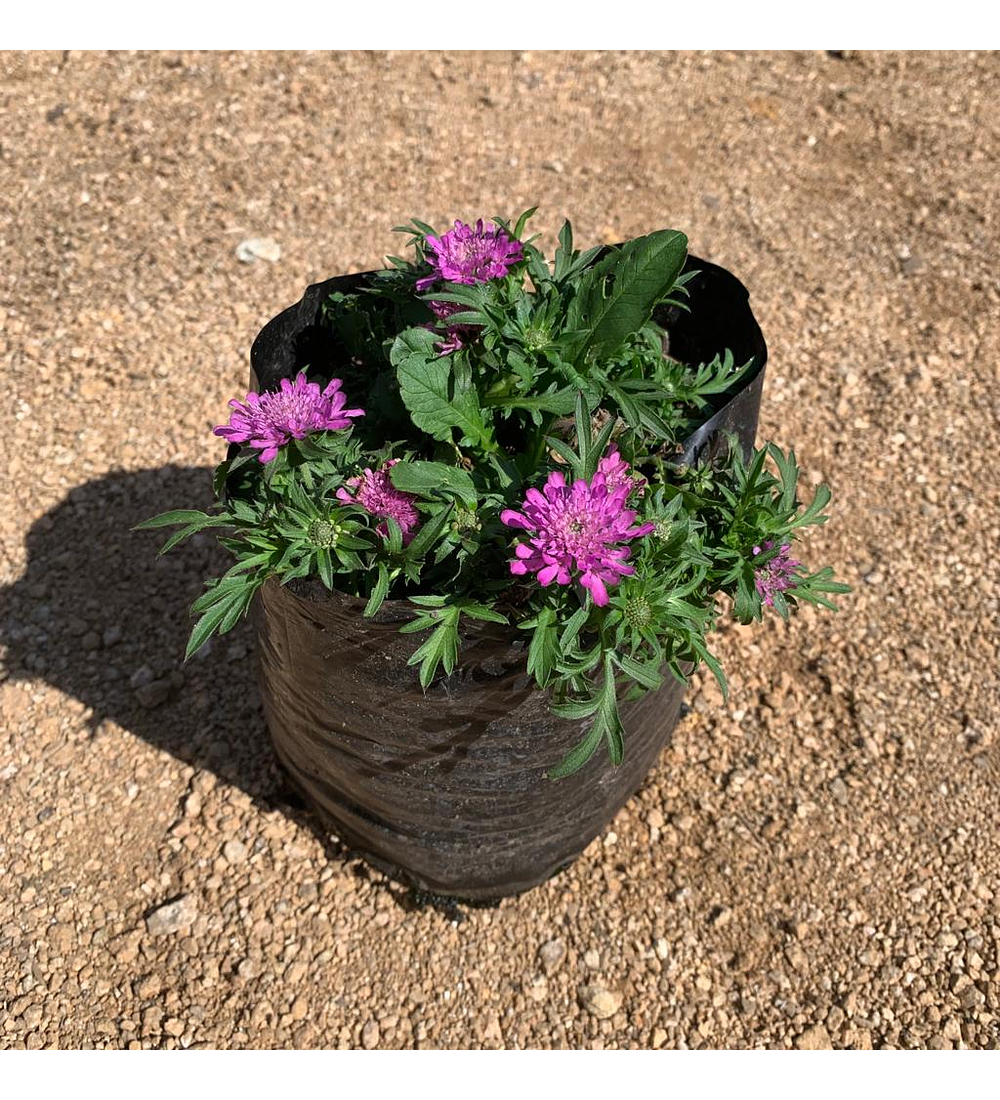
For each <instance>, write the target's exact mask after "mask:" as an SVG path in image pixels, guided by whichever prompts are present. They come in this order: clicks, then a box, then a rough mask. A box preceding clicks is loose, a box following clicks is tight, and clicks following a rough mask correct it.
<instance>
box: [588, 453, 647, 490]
mask: <svg viewBox="0 0 1000 1100" xmlns="http://www.w3.org/2000/svg"><path fill="white" fill-rule="evenodd" d="M631 469H632V467H631V466H629V464H628V463H627V462H626V461H625V459H624V458H622V456H621V455H620V454H619V453H618V448H617V447H616V448H615V449H614V450H612V451H610V452H609V453H608V454H606V455H605V456H604V458H602V459H601V461H600V462H598V464H597V472H598V473H599V474H603V475H604V484H605V485H606V486H607V487H608V492H609V493H612V492H614V491H615V489H619V488H621V486H622V485H624V486H626V487H627V489H628V491H629V493H632V492H635V491H637V490H638V491H641V490H642V489H644V488H645V487H646V479H645V478H644V477H639V476H637V475H636V474H634V473H629V471H630V470H631Z"/></svg>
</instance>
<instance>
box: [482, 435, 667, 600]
mask: <svg viewBox="0 0 1000 1100" xmlns="http://www.w3.org/2000/svg"><path fill="white" fill-rule="evenodd" d="M609 457H611V456H609ZM628 494H629V486H628V485H625V484H621V485H619V486H618V487H617V488H615V489H611V490H609V488H608V486H607V484H606V482H605V477H604V474H602V473H596V474H595V475H594V476H593V478H592V479H591V480H590V482H589V483H588V482H586V481H584V480H583V479H582V478H581V479H579V480H577V481H574V482H573V484H572V486H569V485H567V484H566V479H565V477H563V475H562V474H561V473H560V472H559V471H558V470H554V471H553V472H552V473H550V474H549V477H548V481H546V483H545V488H544V489H543V490H542V492H539V491H538V490H537V489H529V490H528V492H527V494H526V498H525V502H524V505H523V509H524V510H523V511H522V512H515V511H514V510H513V509H510V508H508V509H507V510H506V511H504V512H502V513H501V514H500V519H501V520H502V521H503V522H504V523H505V524H507V526H508V527H520V528H522V529H524V530H525V531H530V532H531V537H530V538H529V539H528V541H527V542H526V543H524V542H521V543H518V545H517V546H516V547H515V549H514V553H515V555H516V557H515V558H514V560H513V561H512V562H511V563H510V571H511V572H512V573H514V574H516V575H518V576H523V575H524V574H525V573H528V572H529V571H530V572H533V573H537V574H538V583H539V584H541V585H542V586H543V587H544V586H546V585H549V584H551V583H552V582H553V581H555V582H556V583H557V584H569V583H570V580H571V579H572V575H573V573H574V572H575V573H578V574H579V581H580V584H582V585H583V587H584V588H586V589H587V590H588V591H589V592H590V595H591V597H592V598H593V600H594V603H595V604H597V606H598V607H604V606H605V605H606V604H607V602H608V590H607V587H606V586H607V585H609V584H617V583H618V581H619V580H620V579H621V577H622V576H624V575H628V574H631V573H634V572H635V567H634V566H632V565H627V564H626V561H627V559H628V557H629V554H630V552H631V551H630V548H629V547H628V546H623V545H622V543H624V542H626V541H628V540H630V539H634V538H639V537H640V536H642V535H648V534H649V532H650V531H652V530H653V524H651V523H643V524H640V525H639V526H637V527H635V526H633V523H634V522H635V512H632V511H630V510H629V509H627V508H626V507H625V501H626V498H627V497H628Z"/></svg>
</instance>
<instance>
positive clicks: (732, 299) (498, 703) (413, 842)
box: [251, 257, 767, 901]
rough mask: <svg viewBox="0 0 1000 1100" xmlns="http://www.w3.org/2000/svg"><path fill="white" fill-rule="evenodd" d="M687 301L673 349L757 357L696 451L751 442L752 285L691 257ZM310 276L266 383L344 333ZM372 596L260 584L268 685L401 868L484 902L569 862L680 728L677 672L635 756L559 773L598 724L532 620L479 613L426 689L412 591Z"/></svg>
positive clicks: (759, 340)
mask: <svg viewBox="0 0 1000 1100" xmlns="http://www.w3.org/2000/svg"><path fill="white" fill-rule="evenodd" d="M688 262H689V265H690V266H692V267H695V268H697V269H698V270H699V272H700V274H699V275H698V276H696V278H695V279H694V280H692V282H691V283H690V284H689V288H690V290H691V307H692V312H691V313H690V314H687V313H683V312H680V311H675V312H674V314H673V315H670V316H665V317H663V318H661V320H662V321H663V322H664V323H665V324H666V325H667V326H668V329H669V334H670V354H671V355H672V356H675V357H676V358H679V359H681V360H682V361H692V362H700V361H704V360H707V359H709V358H711V357H712V356H713V355H715V354H716V353H717V352H720V351H722V350H723V349H725V348H727V347H728V348H730V349H732V351H733V352H734V355H735V357H736V361H737V362H738V363H743V362H746V360H747V359H749V358H750V357H751V356H754V357H756V358H757V360H758V361H759V369H758V370H757V371H756V373H755V374H754V375H753V377H752V378H751V379H750V380H749V381H748V382H746V383H745V385H744V386H743V388H742V389H741V390H740V392H739V393H737V394H735V395H732V396H731V397H730V399H729V400H726V401H725V403H724V404H723V405H722V406H721V407H720V408H719V409H717V411H716V412H715V414H714V415H713V416H712V417H711V418H710V419H709V420H708V421H707V422H706V423H705V424H704V425H703V426H702V428H700V429H699V430H698V431H696V432H695V433H694V434H693V435H692V436H691V438H690V439H689V440H688V441H687V443H686V445H685V449H684V458H683V460H684V461H686V462H689V463H693V462H695V461H697V460H699V459H700V458H703V457H704V456H706V455H707V454H710V453H712V451H713V450H714V448H715V447H716V446H717V444H718V442H719V440H720V436H719V432H720V431H721V430H725V431H729V432H735V433H736V434H737V435H738V436H739V438H740V439H741V441H742V442H743V444H744V445H745V446H747V447H749V446H751V445H752V443H753V439H754V435H755V432H756V427H757V415H758V409H759V404H760V391H761V386H762V382H763V374H764V364H765V361H766V358H767V350H766V347H765V345H764V340H763V337H762V336H761V333H760V329H759V327H758V326H757V323H756V322H755V320H754V318H753V315H752V313H751V311H750V307H749V303H748V300H747V292H746V290H745V289H744V287H743V286H742V284H741V283H740V282H739V281H738V280H737V279H735V278H734V277H733V276H732V275H730V274H729V273H728V272H726V271H725V270H723V269H722V268H719V267H716V266H715V265H713V264H708V263H706V262H705V261H702V260H697V259H695V258H694V257H692V258H690V259H689V261H688ZM362 277H363V276H346V277H341V278H339V279H333V280H330V281H328V282H326V283H321V284H318V285H316V286H312V287H310V288H309V289H308V290H307V291H306V294H305V296H304V297H303V299H302V301H301V302H299V303H298V304H297V305H295V306H293V307H291V308H290V309H287V310H285V311H284V312H283V313H281V314H279V315H278V316H277V317H276V318H275V319H274V320H273V321H271V322H270V324H268V325H267V326H266V327H265V328H264V329H263V331H262V332H261V333H260V335H259V336H258V338H257V340H256V341H255V343H254V346H253V349H252V352H251V362H252V370H253V377H252V383H253V384H254V385H256V386H257V387H258V388H261V389H267V388H271V387H273V386H275V385H277V383H278V381H279V380H280V379H281V378H283V377H287V376H288V375H290V374H292V373H293V372H294V371H295V370H297V369H298V368H299V367H302V366H305V365H312V366H314V367H317V368H318V369H320V370H322V366H323V357H324V355H326V356H328V355H329V351H328V345H329V340H330V336H329V333H328V332H326V331H325V330H323V329H321V328H319V326H318V325H317V318H318V313H319V308H320V305H321V303H322V302H323V301H324V300H325V298H326V297H327V295H328V294H329V293H330V292H331V290H333V289H341V290H347V289H350V288H351V287H352V285H353V284H354V283H355V281H356V280H357V279H359V278H362ZM363 607H364V601H362V600H359V599H356V598H354V597H350V596H344V595H341V594H338V593H330V592H328V591H327V590H326V589H325V588H323V587H322V585H321V584H320V583H319V582H318V581H316V580H315V579H312V580H309V581H301V582H292V584H291V585H288V586H286V587H281V586H280V585H278V584H277V582H275V581H273V580H272V581H270V582H268V583H267V584H266V585H265V586H264V588H263V589H262V590H261V593H260V598H259V599H258V601H257V604H256V607H255V612H254V619H255V623H256V629H257V643H258V644H257V658H258V672H259V678H260V688H261V695H262V699H263V703H264V710H265V714H266V717H267V723H268V726H269V728H270V731H271V737H272V740H273V742H274V747H275V750H276V752H277V755H278V757H279V759H280V760H281V762H282V764H283V765H284V767H285V768H286V769H287V771H288V773H289V775H290V776H291V778H292V780H293V781H294V783H295V784H296V785H297V786H298V787H299V788H300V789H301V790H302V792H303V793H304V794H305V796H306V798H307V799H308V800H309V801H310V802H311V803H312V805H313V807H314V808H315V809H316V810H317V811H318V812H319V813H320V814H321V816H322V817H323V818H324V819H325V820H326V821H327V823H328V824H329V825H330V827H331V829H332V830H333V831H334V832H335V833H336V834H337V835H338V836H339V837H340V838H341V839H342V840H343V841H344V842H345V843H347V844H348V845H349V846H350V847H351V848H354V849H355V850H357V851H358V852H359V853H361V854H363V855H365V856H366V857H367V858H368V859H369V860H370V861H371V862H372V863H373V864H374V865H375V866H377V867H379V868H381V869H382V870H384V871H386V872H388V873H389V874H391V875H393V876H394V877H396V878H398V879H400V880H402V881H404V882H406V883H408V884H410V885H412V886H415V887H417V888H419V889H422V890H425V891H429V892H431V893H435V894H440V895H448V896H451V897H455V898H459V899H466V900H470V901H483V900H491V899H496V898H499V897H502V896H505V895H509V894H516V893H519V892H521V891H523V890H526V889H528V888H530V887H532V886H535V885H537V884H538V883H541V882H543V881H545V880H546V879H547V878H549V877H550V876H551V875H553V874H554V873H556V872H557V871H559V870H560V869H561V868H563V867H564V866H566V865H567V864H568V863H570V862H571V861H572V860H573V859H575V858H576V856H578V855H579V854H580V852H582V851H583V849H584V848H585V847H586V846H587V845H588V844H589V843H590V841H591V840H592V839H593V838H594V837H595V836H596V835H597V834H598V833H599V832H600V831H601V829H602V828H603V827H604V826H605V825H606V824H607V823H608V821H610V820H611V818H612V817H613V816H614V815H615V814H616V813H617V811H618V810H619V809H620V808H621V807H622V806H623V805H624V803H625V802H626V801H627V800H628V799H629V798H630V797H631V796H632V794H634V793H635V791H636V790H637V789H638V787H639V786H640V785H641V783H642V781H643V779H644V778H645V776H646V775H647V773H648V772H649V770H650V768H651V767H652V766H653V764H654V763H655V762H656V759H657V757H658V756H659V754H660V752H661V751H662V750H663V749H664V748H665V747H666V745H667V744H668V743H669V741H670V737H671V734H672V732H673V728H674V725H675V723H676V721H677V717H678V714H679V712H680V707H681V701H682V699H683V695H684V687H683V685H681V684H679V683H677V682H676V681H674V680H673V679H672V678H669V677H668V679H667V681H666V682H665V684H664V685H663V687H661V688H660V689H659V690H658V691H656V692H650V693H647V694H646V695H644V696H643V697H642V698H640V699H638V700H634V701H633V702H631V703H623V704H622V717H623V722H624V726H625V760H624V762H623V763H622V764H621V765H620V766H619V767H618V768H614V767H612V765H611V764H610V762H609V760H608V756H607V751H606V748H605V747H604V746H601V747H600V748H599V749H598V751H597V752H596V753H595V754H594V756H593V757H592V758H591V759H590V761H588V763H587V764H586V765H585V766H584V767H583V768H582V769H581V770H580V771H579V772H577V773H576V774H575V775H572V776H569V777H567V778H565V779H560V780H549V779H546V778H545V772H546V770H547V769H549V768H551V767H553V766H554V765H556V764H557V763H559V761H560V760H561V759H562V758H563V757H564V756H565V755H566V753H567V752H568V751H569V750H570V749H571V748H573V747H574V746H575V745H576V744H577V743H578V742H579V741H580V740H581V738H582V737H583V735H584V733H585V731H586V729H587V726H588V722H586V721H583V722H569V721H566V720H563V719H559V718H556V717H554V716H553V715H552V714H551V713H550V711H549V700H548V695H547V693H546V692H542V691H539V690H538V689H537V688H535V687H534V686H533V683H532V681H531V680H530V678H529V677H528V675H527V672H526V670H525V663H526V648H525V643H526V638H527V634H526V632H519V631H516V630H512V629H510V628H508V627H503V626H499V625H496V624H488V623H476V624H473V625H472V626H471V627H470V629H468V630H467V631H465V632H464V634H463V641H462V649H461V653H460V657H459V660H460V667H459V668H457V669H456V670H455V672H454V674H453V675H451V676H449V677H447V678H441V679H439V680H437V681H436V682H435V683H433V684H432V685H431V687H430V688H429V690H428V691H427V692H426V694H425V693H424V692H423V691H422V690H421V688H420V684H419V681H418V679H417V670H416V668H415V667H410V666H408V665H407V660H408V658H409V657H410V656H411V654H412V653H413V652H414V650H415V649H416V648H417V646H418V645H420V643H421V641H422V638H423V636H422V635H412V634H405V635H403V634H399V632H398V626H399V624H400V623H401V622H403V621H406V620H407V619H409V618H410V617H411V611H410V610H409V605H408V604H407V603H406V602H405V601H386V603H385V604H384V605H383V607H382V609H381V610H380V612H379V613H378V615H377V616H376V618H375V619H374V620H366V619H364V618H363V617H362V609H363Z"/></svg>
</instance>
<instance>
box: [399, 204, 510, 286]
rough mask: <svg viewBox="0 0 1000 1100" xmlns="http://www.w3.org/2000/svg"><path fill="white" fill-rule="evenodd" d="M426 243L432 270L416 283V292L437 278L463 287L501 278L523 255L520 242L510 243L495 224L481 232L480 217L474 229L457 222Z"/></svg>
mask: <svg viewBox="0 0 1000 1100" xmlns="http://www.w3.org/2000/svg"><path fill="white" fill-rule="evenodd" d="M427 244H428V245H429V246H430V249H431V252H432V253H433V255H431V256H428V257H427V259H428V260H429V262H430V264H431V266H432V267H433V268H434V270H433V272H432V273H431V274H430V275H425V276H423V278H421V279H418V280H417V290H426V289H427V288H428V287H429V286H433V284H434V283H436V282H437V281H438V280H439V279H442V280H444V281H445V282H447V283H464V284H465V285H467V286H471V285H472V284H473V283H485V282H486V281H487V280H489V279H502V278H503V277H504V275H506V274H507V272H508V271H509V270H510V269H511V268H512V267H513V266H514V264H516V263H517V262H518V260H520V259H521V258H522V255H523V253H522V249H521V242H520V241H517V240H511V238H510V237H509V236H508V234H507V232H506V231H505V230H503V229H501V228H500V227H499V226H498V225H491V226H490V227H489V229H484V228H483V219H482V218H480V219H479V221H478V222H476V225H475V228H473V227H472V226H471V225H465V224H464V222H458V221H457V222H455V228H454V229H449V230H448V232H447V233H443V234H442V235H441V236H440V237H434V236H428V237H427Z"/></svg>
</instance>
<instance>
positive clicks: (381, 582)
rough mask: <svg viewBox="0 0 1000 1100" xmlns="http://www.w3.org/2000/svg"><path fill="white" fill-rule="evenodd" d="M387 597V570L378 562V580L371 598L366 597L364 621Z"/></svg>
mask: <svg viewBox="0 0 1000 1100" xmlns="http://www.w3.org/2000/svg"><path fill="white" fill-rule="evenodd" d="M388 595H389V570H388V569H386V567H385V562H382V561H380V562H379V563H378V580H377V581H376V582H375V587H374V588H373V589H372V594H371V596H369V597H368V603H367V604H365V610H364V616H365V618H366V619H370V618H371V617H372V615H374V614H375V612H376V611H378V609H379V608H380V607H381V606H382V603H383V601H384V600H385V598H386V596H388Z"/></svg>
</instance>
